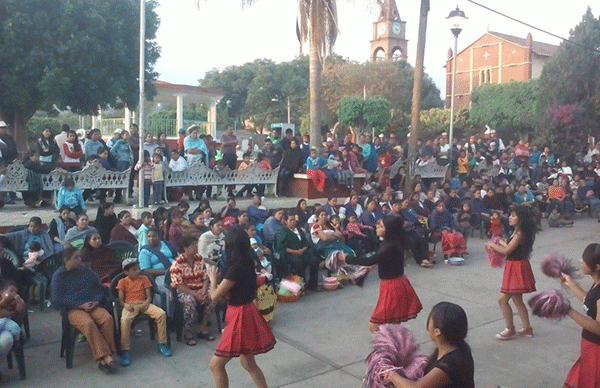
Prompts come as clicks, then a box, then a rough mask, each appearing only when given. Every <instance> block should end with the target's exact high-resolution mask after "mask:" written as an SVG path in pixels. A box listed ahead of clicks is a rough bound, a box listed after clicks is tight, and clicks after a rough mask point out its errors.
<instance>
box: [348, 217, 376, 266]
mask: <svg viewBox="0 0 600 388" xmlns="http://www.w3.org/2000/svg"><path fill="white" fill-rule="evenodd" d="M344 232H345V235H346V241H347V244H348V246H349V247H350V248H352V250H353V251H354V252H355V253H356V255H358V256H364V255H365V254H367V253H370V252H374V251H375V250H376V248H377V242H378V238H377V236H376V235H374V233H375V231H374V230H373V228H372V227H371V226H367V225H362V224H361V223H360V222H358V218H356V215H354V214H351V215H349V216H348V223H347V224H346V227H345V230H344Z"/></svg>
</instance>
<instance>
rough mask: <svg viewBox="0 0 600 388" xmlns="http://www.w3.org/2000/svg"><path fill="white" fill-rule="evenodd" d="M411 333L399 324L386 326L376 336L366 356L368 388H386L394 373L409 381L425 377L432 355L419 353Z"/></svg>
mask: <svg viewBox="0 0 600 388" xmlns="http://www.w3.org/2000/svg"><path fill="white" fill-rule="evenodd" d="M418 350H419V346H418V345H416V344H415V339H414V337H413V335H412V333H411V332H410V331H409V330H408V329H406V328H404V327H403V326H402V325H400V324H386V325H381V326H380V327H379V331H377V332H376V333H375V334H374V335H373V351H372V352H371V354H369V356H368V357H367V360H366V363H367V372H366V374H365V379H364V381H363V387H365V388H385V387H386V384H387V383H388V382H387V381H386V376H387V374H388V373H389V372H391V371H394V372H396V373H398V374H400V375H402V376H404V377H406V378H407V379H409V380H413V381H416V380H418V379H420V378H421V377H423V375H424V373H425V366H426V365H427V362H428V361H429V356H427V355H425V354H422V353H419V352H418Z"/></svg>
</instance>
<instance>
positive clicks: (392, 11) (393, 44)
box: [370, 0, 408, 62]
mask: <svg viewBox="0 0 600 388" xmlns="http://www.w3.org/2000/svg"><path fill="white" fill-rule="evenodd" d="M378 3H379V5H380V8H381V12H380V14H379V18H378V20H377V21H376V22H374V23H373V40H371V55H370V60H371V61H373V62H375V61H379V60H399V59H400V60H403V61H406V59H407V50H408V40H406V38H405V37H406V22H404V21H402V20H401V19H400V14H399V13H398V7H397V6H396V1H395V0H379V1H378Z"/></svg>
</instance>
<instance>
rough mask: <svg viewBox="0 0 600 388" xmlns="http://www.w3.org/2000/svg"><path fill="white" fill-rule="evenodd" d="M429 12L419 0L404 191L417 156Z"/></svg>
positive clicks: (426, 4)
mask: <svg viewBox="0 0 600 388" xmlns="http://www.w3.org/2000/svg"><path fill="white" fill-rule="evenodd" d="M428 13H429V0H421V12H420V18H419V37H418V40H417V59H416V63H415V82H414V86H413V96H412V112H411V123H410V138H409V139H408V179H406V185H405V187H404V191H406V192H407V193H408V192H409V191H410V190H411V189H412V182H413V178H414V174H415V162H416V158H417V155H416V154H417V138H418V137H419V119H420V115H421V89H422V80H423V62H424V60H425V37H426V34H427V14H428Z"/></svg>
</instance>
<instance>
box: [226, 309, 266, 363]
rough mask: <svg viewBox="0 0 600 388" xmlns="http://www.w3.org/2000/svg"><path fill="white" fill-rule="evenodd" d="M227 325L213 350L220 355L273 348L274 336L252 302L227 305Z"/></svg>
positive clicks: (238, 354) (233, 355) (255, 352)
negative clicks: (240, 304)
mask: <svg viewBox="0 0 600 388" xmlns="http://www.w3.org/2000/svg"><path fill="white" fill-rule="evenodd" d="M226 319H227V326H225V329H224V330H223V333H222V334H221V339H220V340H219V344H218V345H217V349H216V350H215V355H216V356H220V357H239V356H240V355H242V354H259V353H266V352H268V351H269V350H271V349H273V347H274V346H275V343H276V342H277V341H276V340H275V337H274V336H273V332H272V331H271V328H270V327H269V325H268V324H267V322H266V321H265V319H264V318H263V317H262V315H261V314H260V312H259V311H258V309H257V308H256V305H255V304H254V302H250V303H247V304H245V305H242V306H227V315H226Z"/></svg>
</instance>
